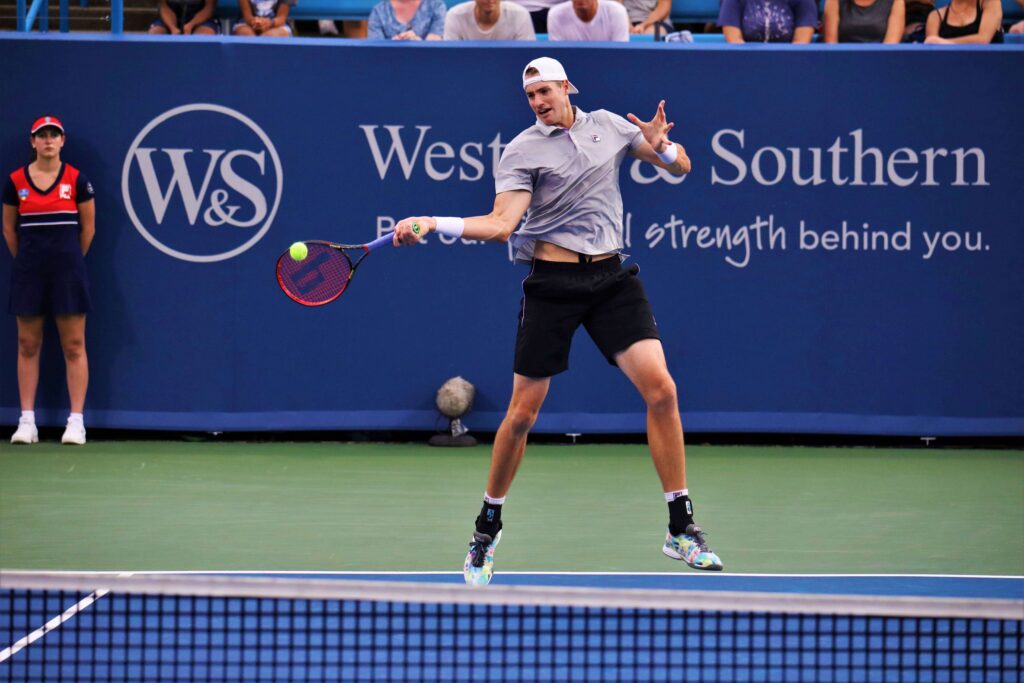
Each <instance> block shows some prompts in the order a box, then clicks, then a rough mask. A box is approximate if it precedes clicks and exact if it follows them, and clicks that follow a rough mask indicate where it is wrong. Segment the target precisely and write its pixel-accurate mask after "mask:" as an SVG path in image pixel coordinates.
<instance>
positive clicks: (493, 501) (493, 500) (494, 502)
mask: <svg viewBox="0 0 1024 683" xmlns="http://www.w3.org/2000/svg"><path fill="white" fill-rule="evenodd" d="M484 502H485V503H489V504H491V505H504V504H505V496H502V497H501V498H491V496H489V495H488V494H487V492H486V491H484Z"/></svg>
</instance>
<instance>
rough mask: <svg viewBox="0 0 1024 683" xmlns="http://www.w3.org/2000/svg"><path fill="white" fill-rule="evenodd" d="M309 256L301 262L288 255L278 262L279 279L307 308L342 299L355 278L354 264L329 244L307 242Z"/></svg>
mask: <svg viewBox="0 0 1024 683" xmlns="http://www.w3.org/2000/svg"><path fill="white" fill-rule="evenodd" d="M306 246H307V247H308V248H309V252H308V253H307V255H306V258H304V259H303V260H301V261H296V260H295V259H293V258H291V257H290V256H289V255H288V254H284V255H282V257H281V258H280V259H279V260H278V267H277V279H278V282H279V283H280V284H281V288H282V289H283V290H284V291H285V293H286V294H288V296H290V297H291V298H292V299H294V300H295V301H298V302H299V303H303V304H306V305H314V306H315V305H319V304H325V303H328V302H330V301H333V300H334V299H337V298H338V297H339V296H341V293H342V292H344V291H345V288H346V287H347V286H348V283H349V279H350V278H351V277H352V261H351V260H349V257H348V256H347V255H346V254H345V253H344V252H343V251H340V250H338V249H335V248H333V247H330V246H328V245H326V244H317V243H315V242H307V243H306Z"/></svg>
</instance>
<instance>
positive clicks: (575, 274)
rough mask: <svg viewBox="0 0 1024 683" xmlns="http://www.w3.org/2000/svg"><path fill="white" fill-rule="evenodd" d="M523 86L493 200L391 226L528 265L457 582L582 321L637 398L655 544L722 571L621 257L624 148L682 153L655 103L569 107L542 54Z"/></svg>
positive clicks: (486, 548)
mask: <svg viewBox="0 0 1024 683" xmlns="http://www.w3.org/2000/svg"><path fill="white" fill-rule="evenodd" d="M523 89H524V90H525V92H526V99H527V100H528V102H529V104H530V107H531V108H532V109H533V112H534V114H535V115H536V116H537V122H536V123H535V124H534V125H532V126H530V127H529V128H527V129H526V130H525V131H523V132H522V133H520V134H519V135H518V136H517V137H516V138H515V139H514V140H512V142H510V143H509V144H508V146H507V147H506V148H505V151H504V154H503V155H502V157H501V160H500V162H499V163H498V168H497V171H496V173H495V191H496V197H495V199H494V209H493V211H491V213H490V214H488V215H486V216H475V217H472V218H454V217H436V216H420V217H411V218H406V219H404V220H402V221H400V222H399V223H398V224H397V226H396V229H395V238H394V239H395V243H396V244H398V245H409V244H415V243H417V242H419V241H420V239H422V238H423V237H424V236H425V235H426V234H428V233H430V232H433V231H436V232H438V233H441V234H444V235H449V236H456V237H466V238H468V239H474V240H494V241H508V240H511V242H512V246H513V247H514V248H515V258H516V261H517V262H521V263H528V264H530V266H531V268H530V274H529V276H527V278H526V280H524V281H523V299H522V304H521V307H520V311H519V329H518V333H517V337H516V349H515V365H514V371H515V375H514V379H513V385H512V399H511V401H510V404H509V407H508V412H507V414H506V415H505V419H504V420H503V421H502V423H501V427H500V428H499V429H498V433H497V435H496V436H495V439H494V450H493V453H492V457H491V469H490V474H489V475H488V479H487V490H486V491H485V492H484V502H483V508H482V509H481V511H480V515H479V517H477V519H476V529H475V531H474V532H473V537H472V540H471V542H470V546H469V553H468V554H467V555H466V562H465V565H464V572H465V578H466V582H467V583H469V584H471V585H486V584H488V583H489V582H490V580H491V575H492V571H493V566H494V550H495V548H496V547H497V545H498V543H499V541H500V540H501V529H502V520H501V509H502V505H503V504H504V502H505V495H506V494H507V493H508V490H509V487H510V486H511V485H512V479H513V477H515V474H516V470H517V469H518V467H519V463H520V462H521V461H522V458H523V452H524V450H525V448H526V437H527V434H528V433H529V431H530V428H531V427H533V424H534V422H535V421H536V420H537V414H538V413H539V412H540V409H541V405H543V403H544V398H545V397H546V396H547V393H548V387H549V385H550V384H551V378H552V377H553V376H554V375H557V374H558V373H560V372H563V371H564V370H566V369H567V368H568V366H569V345H570V343H571V342H572V337H573V334H574V333H575V331H576V329H577V328H578V327H579V326H580V325H581V324H582V325H583V326H584V327H585V328H586V330H587V332H588V334H589V335H590V337H591V339H593V340H594V342H595V343H596V344H597V346H598V348H599V349H600V350H601V352H602V353H603V354H604V356H605V358H607V359H608V362H609V363H611V364H612V365H615V366H618V367H619V369H621V370H622V372H624V373H625V374H626V376H627V377H628V378H629V379H630V381H631V382H633V384H634V385H635V386H636V388H637V389H638V390H639V391H640V394H641V395H642V396H643V398H644V401H645V402H646V403H647V436H648V441H649V443H650V450H651V456H652V457H653V460H654V466H655V468H656V469H657V472H658V476H659V477H660V479H661V483H662V486H663V489H664V491H665V500H666V501H667V502H668V511H669V522H668V532H667V534H666V536H665V544H664V546H663V548H662V550H663V552H664V553H665V555H668V556H669V557H671V558H673V559H677V560H682V561H684V562H686V564H688V565H689V566H691V567H693V568H695V569H712V570H718V569H721V568H722V561H721V560H720V559H719V558H718V556H717V555H716V554H715V553H714V552H712V551H711V550H710V549H709V548H708V546H707V543H706V542H705V540H704V534H703V532H702V531H701V528H700V527H699V526H698V525H697V524H696V523H695V522H694V519H693V504H692V503H691V501H690V498H689V495H688V491H687V488H686V467H685V455H684V445H683V428H682V423H681V421H680V418H679V406H678V401H677V397H676V386H675V382H674V381H673V380H672V377H671V375H669V372H668V367H667V365H666V362H665V353H664V351H663V350H662V346H661V341H660V339H659V336H658V328H657V325H656V324H655V321H654V315H653V314H652V312H651V306H650V304H649V303H648V301H647V296H646V294H645V292H644V288H643V285H642V284H641V283H640V280H639V278H638V277H637V273H638V272H639V266H637V265H632V266H630V267H628V268H624V267H623V266H622V256H621V252H622V248H623V243H622V196H621V193H620V190H619V166H620V165H621V164H622V161H623V159H624V158H625V157H626V155H627V154H628V155H630V156H632V157H635V158H637V159H641V160H643V161H646V162H649V163H652V164H654V165H655V166H658V167H660V168H663V169H665V170H667V171H668V172H669V173H672V174H674V175H684V174H686V173H688V172H689V171H690V159H689V158H688V157H687V156H686V151H685V150H684V149H683V147H682V146H680V145H678V144H676V143H673V142H670V141H669V139H668V132H669V131H670V130H671V129H672V127H673V125H674V124H672V123H669V122H667V120H666V117H665V102H664V101H662V102H660V103H659V104H658V109H657V112H656V113H655V115H654V118H653V119H651V120H650V121H641V120H640V119H638V118H637V117H636V116H634V115H633V114H629V115H628V119H629V120H628V121H627V120H626V119H623V118H622V117H621V116H618V115H616V114H613V113H611V112H608V111H605V110H597V111H594V112H589V113H588V112H584V111H582V110H580V109H579V108H578V107H575V106H573V105H572V104H570V102H569V96H570V95H574V94H576V93H577V92H578V91H577V89H576V88H575V86H573V84H572V83H570V82H569V79H568V77H567V76H566V73H565V69H564V68H563V67H562V65H561V64H560V63H559V62H558V61H557V60H555V59H552V58H550V57H541V58H539V59H535V60H533V61H532V62H530V63H529V64H527V66H526V68H525V69H524V70H523ZM630 122H632V123H630ZM524 215H525V216H526V221H525V222H524V223H523V225H522V226H521V227H519V223H520V221H521V220H522V218H523V216H524ZM517 227H518V228H519V229H518V230H517Z"/></svg>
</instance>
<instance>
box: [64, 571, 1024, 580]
mask: <svg viewBox="0 0 1024 683" xmlns="http://www.w3.org/2000/svg"><path fill="white" fill-rule="evenodd" d="M48 573H50V574H77V575H85V576H110V575H112V574H118V575H120V576H132V575H133V574H149V575H154V576H155V575H165V574H177V575H187V574H207V575H209V574H214V575H217V574H221V575H225V576H228V575H233V574H250V575H251V574H259V575H266V576H269V575H282V576H289V575H296V576H300V575H301V576H305V575H309V574H317V575H321V576H357V575H358V576H462V572H461V571H420V572H418V571H360V570H357V569H352V570H334V571H320V570H316V569H288V570H281V571H276V570H272V569H227V570H220V569H186V570H181V571H174V570H163V569H160V570H144V569H141V570H140V569H136V570H133V571H132V572H127V573H126V572H118V571H82V572H78V571H54V572H48ZM501 573H502V575H505V574H509V575H513V576H678V577H694V578H697V577H700V579H703V578H705V577H706V578H724V577H727V576H742V577H747V578H751V577H753V578H757V577H765V578H788V579H808V578H811V579H814V578H821V579H840V578H842V579H847V578H854V579H888V578H892V579H1015V580H1021V579H1024V576H1014V575H1010V574H1006V575H997V574H756V573H740V572H724V573H711V572H704V573H700V574H698V573H696V572H692V573H691V572H687V573H685V574H684V573H679V572H526V571H503V572H501ZM700 579H698V580H700Z"/></svg>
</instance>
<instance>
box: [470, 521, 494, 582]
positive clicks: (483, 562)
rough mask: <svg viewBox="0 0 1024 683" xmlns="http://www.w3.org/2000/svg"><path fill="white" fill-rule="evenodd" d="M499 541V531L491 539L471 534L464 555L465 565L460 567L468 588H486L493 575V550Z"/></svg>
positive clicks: (474, 533)
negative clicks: (471, 536) (466, 551)
mask: <svg viewBox="0 0 1024 683" xmlns="http://www.w3.org/2000/svg"><path fill="white" fill-rule="evenodd" d="M500 541H501V531H498V533H497V535H496V536H494V537H493V538H492V537H491V536H488V535H487V534H482V533H480V532H479V531H474V532H473V538H472V540H471V541H470V542H469V552H468V553H466V563H465V564H464V565H463V567H462V575H463V576H464V577H465V578H466V583H467V584H469V585H470V586H486V585H487V584H489V583H490V582H491V575H492V574H493V573H494V549H495V548H497V547H498V543H499V542H500Z"/></svg>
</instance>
